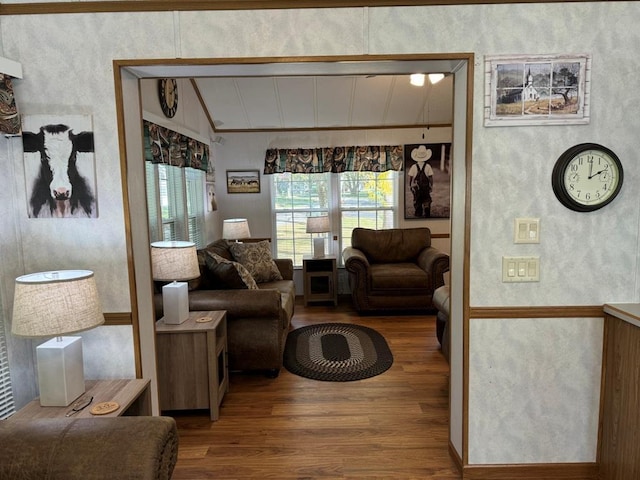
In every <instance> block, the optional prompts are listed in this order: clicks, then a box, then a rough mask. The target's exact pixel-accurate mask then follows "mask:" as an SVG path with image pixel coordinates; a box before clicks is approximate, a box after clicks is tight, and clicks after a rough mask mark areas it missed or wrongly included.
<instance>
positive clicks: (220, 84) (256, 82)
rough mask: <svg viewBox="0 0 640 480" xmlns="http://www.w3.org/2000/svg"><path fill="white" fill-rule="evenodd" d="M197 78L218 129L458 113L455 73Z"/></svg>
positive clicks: (395, 120)
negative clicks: (439, 76)
mask: <svg viewBox="0 0 640 480" xmlns="http://www.w3.org/2000/svg"><path fill="white" fill-rule="evenodd" d="M196 82H197V84H198V88H199V90H200V94H201V96H202V98H203V100H204V103H205V105H206V108H207V109H208V110H209V113H210V115H211V117H212V119H213V120H214V123H216V126H217V128H216V131H219V132H224V131H227V130H255V129H282V130H286V129H297V128H358V127H383V126H396V125H402V126H412V125H421V124H423V123H429V124H441V125H443V124H444V125H446V124H451V123H452V118H453V113H452V106H453V77H452V76H447V77H445V79H444V80H442V81H441V82H439V83H437V84H436V85H431V84H430V83H429V81H428V80H427V81H426V82H425V85H424V86H423V87H415V86H413V85H410V84H409V76H408V75H384V74H382V75H377V76H376V75H333V76H332V75H324V76H279V77H260V76H256V77H212V78H198V79H197V80H196ZM425 104H426V105H427V107H426V108H424V109H423V105H425ZM219 122H222V123H221V124H220V123H219Z"/></svg>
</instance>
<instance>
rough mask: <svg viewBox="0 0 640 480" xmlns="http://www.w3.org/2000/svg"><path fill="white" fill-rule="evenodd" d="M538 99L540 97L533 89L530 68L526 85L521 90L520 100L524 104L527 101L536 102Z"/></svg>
mask: <svg viewBox="0 0 640 480" xmlns="http://www.w3.org/2000/svg"><path fill="white" fill-rule="evenodd" d="M539 98H540V95H538V91H537V90H536V89H535V88H533V75H531V68H529V73H528V74H527V84H526V85H525V87H524V88H523V89H522V100H524V101H525V102H526V101H527V100H538V99H539Z"/></svg>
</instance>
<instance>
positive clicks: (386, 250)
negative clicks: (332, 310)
mask: <svg viewBox="0 0 640 480" xmlns="http://www.w3.org/2000/svg"><path fill="white" fill-rule="evenodd" d="M342 256H343V259H344V266H345V269H346V270H347V272H348V275H349V287H350V288H351V295H352V298H353V304H354V307H355V308H356V310H358V312H360V313H367V312H383V311H393V312H416V311H433V309H434V307H433V303H432V298H433V292H434V291H435V290H436V289H437V288H438V287H440V286H442V285H444V273H445V272H446V271H448V270H449V256H448V255H447V254H446V253H444V252H442V251H440V250H438V249H436V248H435V247H433V246H431V231H430V230H429V229H428V228H426V227H425V228H406V229H387V230H372V229H367V228H355V229H353V232H352V234H351V246H350V247H347V248H345V249H344V251H343V252H342Z"/></svg>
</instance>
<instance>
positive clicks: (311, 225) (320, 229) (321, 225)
mask: <svg viewBox="0 0 640 480" xmlns="http://www.w3.org/2000/svg"><path fill="white" fill-rule="evenodd" d="M329 231H331V226H330V225H329V217H328V216H323V217H307V233H326V232H329Z"/></svg>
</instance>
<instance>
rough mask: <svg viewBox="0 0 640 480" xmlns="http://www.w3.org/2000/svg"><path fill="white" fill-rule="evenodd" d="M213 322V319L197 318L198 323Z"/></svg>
mask: <svg viewBox="0 0 640 480" xmlns="http://www.w3.org/2000/svg"><path fill="white" fill-rule="evenodd" d="M211 320H213V318H211V317H198V318H196V323H207V322H210V321H211Z"/></svg>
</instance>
